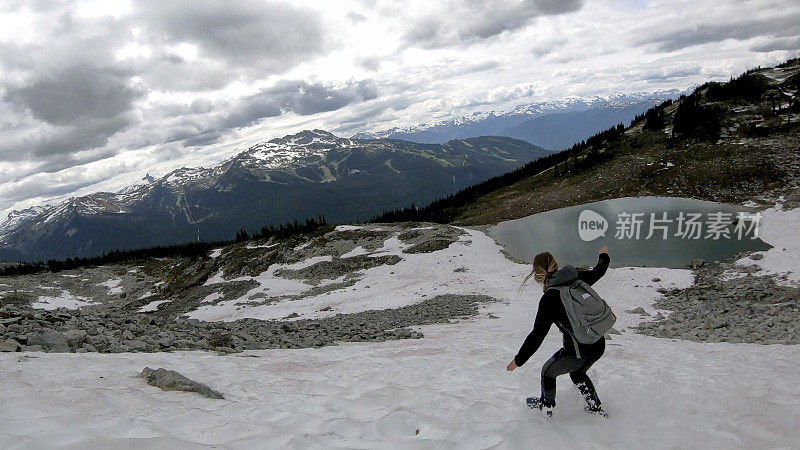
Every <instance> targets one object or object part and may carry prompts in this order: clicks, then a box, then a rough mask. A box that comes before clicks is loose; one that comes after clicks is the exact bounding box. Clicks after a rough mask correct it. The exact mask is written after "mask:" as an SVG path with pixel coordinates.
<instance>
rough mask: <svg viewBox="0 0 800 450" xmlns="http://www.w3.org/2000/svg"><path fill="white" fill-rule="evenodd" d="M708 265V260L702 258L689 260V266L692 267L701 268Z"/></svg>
mask: <svg viewBox="0 0 800 450" xmlns="http://www.w3.org/2000/svg"><path fill="white" fill-rule="evenodd" d="M705 265H706V261H705V260H704V259H702V258H694V259H692V260H691V261H689V268H690V269H699V268H701V267H703V266H705Z"/></svg>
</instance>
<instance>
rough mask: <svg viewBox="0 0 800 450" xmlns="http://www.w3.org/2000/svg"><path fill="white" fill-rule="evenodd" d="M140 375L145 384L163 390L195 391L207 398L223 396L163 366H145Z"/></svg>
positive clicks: (220, 397)
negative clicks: (153, 367)
mask: <svg viewBox="0 0 800 450" xmlns="http://www.w3.org/2000/svg"><path fill="white" fill-rule="evenodd" d="M141 377H142V378H144V379H145V381H147V384H149V385H151V386H156V387H158V388H160V389H161V390H163V391H185V392H197V393H198V394H200V395H203V396H206V397H208V398H214V399H222V398H224V397H223V396H222V394H220V393H219V392H217V391H215V390H213V389H211V388H210V387H208V386H206V385H205V384H202V383H198V382H196V381H192V380H190V379H188V378H186V377H185V376H183V375H181V374H180V373H178V372H176V371H174V370H166V369H163V368H161V369H156V370H153V369H151V368H149V367H145V368H144V369H143V370H142V374H141Z"/></svg>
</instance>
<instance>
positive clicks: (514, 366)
mask: <svg viewBox="0 0 800 450" xmlns="http://www.w3.org/2000/svg"><path fill="white" fill-rule="evenodd" d="M516 368H517V363H516V362H514V360H513V359H512V360H511V362H510V363H508V365H507V366H506V370H507V371H509V372H511V371H512V370H514V369H516Z"/></svg>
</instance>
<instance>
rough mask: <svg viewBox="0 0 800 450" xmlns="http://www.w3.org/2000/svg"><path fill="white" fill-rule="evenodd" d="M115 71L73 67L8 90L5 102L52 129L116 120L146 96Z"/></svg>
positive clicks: (140, 89) (141, 90)
mask: <svg viewBox="0 0 800 450" xmlns="http://www.w3.org/2000/svg"><path fill="white" fill-rule="evenodd" d="M113 72H114V71H113V70H112V71H103V70H101V69H98V68H95V67H90V66H85V65H83V66H76V67H70V68H67V69H65V70H63V71H59V72H57V73H55V74H53V75H51V76H47V77H44V78H41V79H38V80H36V81H34V82H33V83H31V84H28V85H24V86H19V87H11V86H9V87H7V88H6V95H5V98H6V100H7V101H9V102H10V103H11V104H12V105H15V106H17V107H19V108H22V109H26V110H28V111H30V112H31V114H33V116H34V117H36V118H38V119H41V120H43V121H45V122H47V123H49V124H51V125H69V124H73V123H78V122H84V121H86V120H93V119H107V118H110V117H117V116H119V115H121V114H123V113H125V112H127V111H129V110H130V109H131V107H132V103H133V101H134V100H135V99H136V98H138V97H141V96H142V95H143V94H144V90H143V89H142V88H136V87H131V86H128V83H127V80H126V79H125V78H123V77H120V76H117V75H115V74H114V73H113Z"/></svg>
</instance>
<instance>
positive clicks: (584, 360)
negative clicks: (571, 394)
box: [506, 246, 611, 416]
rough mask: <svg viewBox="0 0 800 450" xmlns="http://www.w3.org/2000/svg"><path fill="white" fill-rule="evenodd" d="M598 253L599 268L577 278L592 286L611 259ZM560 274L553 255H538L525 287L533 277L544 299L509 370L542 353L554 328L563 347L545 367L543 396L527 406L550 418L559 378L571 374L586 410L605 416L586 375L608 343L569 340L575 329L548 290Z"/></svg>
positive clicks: (553, 291) (605, 251)
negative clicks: (561, 337)
mask: <svg viewBox="0 0 800 450" xmlns="http://www.w3.org/2000/svg"><path fill="white" fill-rule="evenodd" d="M598 253H599V257H598V258H599V259H598V262H597V265H595V266H594V268H593V269H592V270H579V271H577V277H578V278H579V279H580V280H581V281H583V282H585V283H587V284H589V285H592V284H594V283H595V282H596V281H597V280H599V279H600V278H601V277H602V276H603V275H604V274H605V273H606V269H608V263H609V262H610V261H611V258H610V257H609V256H608V247H605V246H604V247H602V248H601V249H600V250H599V251H598ZM557 271H558V263H557V262H556V260H555V258H553V255H551V254H550V253H548V252H544V253H539V254H538V255H536V257H535V258H534V259H533V270H532V271H531V273H530V274H528V276H527V277H526V278H525V280H524V281H523V282H522V284H523V286H524V285H525V282H527V281H528V279H530V277H531V276H533V277H534V278H535V279H536V281H537V282H539V283H541V284H542V287H543V289H544V295H542V298H541V300H539V310H538V312H537V313H536V319H535V321H534V323H533V331H531V332H530V334H529V335H528V337H527V338H525V342H523V343H522V347H521V348H520V349H519V352H518V353H517V356H515V357H514V359H513V360H511V362H510V363H508V366H507V367H506V370H508V371H509V372H510V371H512V370H514V369H516V368H517V367H521V366H522V365H523V364H525V362H526V361H528V359H529V358H530V357H531V356H532V355H533V354H534V353H535V352H536V350H538V349H539V346H540V345H541V344H542V341H544V338H545V336H546V335H547V332H548V331H549V330H550V326H551V325H552V324H555V325H556V327H558V329H559V330H561V332H562V333H563V334H564V341H563V347H562V348H561V349H560V350H559V351H557V352H556V353H555V354H554V355H553V356H552V357H551V358H550V359H549V360H547V362H546V363H545V364H544V367H542V395H541V397H539V398H536V397H530V398H528V399H527V403H528V406H530V407H531V408H536V409H540V410H543V411H546V413H547V415H548V416H551V415H552V408H554V407H555V406H556V377H557V376H559V375H563V374H565V373H569V376H570V378H571V379H572V382H573V383H575V385H576V386H577V387H578V390H580V392H581V394H582V395H583V397H584V398H585V399H586V404H587V405H586V410H587V411H588V412H592V413H597V414H602V415H605V412H604V411H603V409H602V407H601V406H600V399H599V398H598V397H597V392H595V388H594V384H592V380H590V379H589V377H588V376H587V375H586V371H587V370H589V368H590V367H592V364H594V363H595V362H596V361H597V360H598V359H600V357H601V356H603V352H604V351H605V348H606V340H605V338H604V337H601V338H600V340H598V341H597V342H595V343H593V344H581V343H578V342H577V341H576V340H574V339H573V338H572V337H571V336H570V333H571V332H572V328H571V326H570V323H569V320H568V318H567V313H566V311H565V310H564V305H563V304H562V302H561V296H560V295H559V292H558V291H557V290H556V289H547V287H548V280H551V279H552V278H553V277H554V276H555V275H556V272H557ZM576 347H577V348H576ZM578 355H580V356H578Z"/></svg>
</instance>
